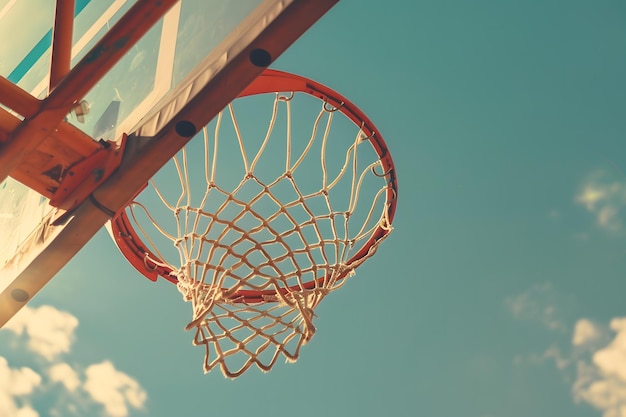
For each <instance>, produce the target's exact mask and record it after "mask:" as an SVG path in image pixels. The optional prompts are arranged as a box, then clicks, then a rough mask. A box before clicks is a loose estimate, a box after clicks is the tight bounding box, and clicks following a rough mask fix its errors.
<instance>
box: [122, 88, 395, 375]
mask: <svg viewBox="0 0 626 417" xmlns="http://www.w3.org/2000/svg"><path fill="white" fill-rule="evenodd" d="M266 96H267V95H266ZM304 96H305V97H307V99H308V100H311V99H312V97H311V96H310V95H307V94H302V93H290V94H288V95H285V94H282V93H275V94H274V95H273V100H271V106H272V110H271V114H270V115H269V119H270V120H269V122H268V123H267V124H266V126H269V127H268V128H267V130H266V131H265V132H263V131H262V133H261V135H258V132H257V135H256V138H257V140H256V141H252V140H251V139H249V137H250V136H249V135H247V134H246V133H244V132H243V129H241V128H240V126H239V125H240V122H239V117H238V116H237V112H236V110H235V107H236V106H235V105H236V104H237V101H238V100H236V101H235V102H234V104H232V103H231V105H229V106H228V108H227V109H225V110H224V111H223V112H222V113H220V114H219V116H218V117H217V119H216V120H215V121H214V126H211V127H205V128H204V129H203V130H202V132H201V136H202V141H203V143H202V146H199V145H198V144H196V145H197V146H196V148H194V150H191V149H190V148H189V145H188V147H186V148H184V149H183V150H182V151H181V152H180V153H179V154H178V155H177V156H176V157H175V158H174V159H173V161H172V162H173V167H174V168H173V169H172V172H175V173H176V176H177V177H178V181H177V182H179V183H180V184H179V185H178V187H180V189H179V190H177V192H176V193H175V194H172V193H171V192H169V194H170V195H169V196H168V190H169V191H171V184H170V181H171V180H172V176H173V175H168V176H165V177H164V178H166V180H165V181H164V184H163V185H162V184H159V177H158V176H157V177H155V178H154V179H153V180H151V181H150V184H149V187H148V188H149V189H150V190H151V192H152V193H153V195H154V196H155V199H154V201H158V202H159V203H160V204H159V205H161V206H162V207H161V208H160V209H158V210H157V209H156V208H155V204H154V202H152V203H145V202H141V201H139V199H137V200H136V201H134V202H132V203H131V204H130V205H129V206H128V208H127V209H126V215H128V218H129V219H132V223H133V224H134V227H135V229H136V230H137V231H138V232H139V233H138V234H139V235H140V236H141V237H142V239H143V240H144V242H147V243H146V244H147V245H148V246H150V250H151V253H149V252H146V255H145V259H144V262H148V261H149V262H150V263H151V265H159V266H161V267H166V268H168V270H170V272H169V274H170V275H171V277H170V278H171V280H172V281H176V282H177V287H178V289H179V291H180V292H181V293H182V295H183V297H184V299H185V300H186V301H190V302H191V305H192V308H193V317H192V320H191V322H190V323H189V324H188V325H187V329H188V330H193V331H194V332H195V336H194V341H193V342H194V344H195V345H199V346H204V348H205V361H204V370H205V372H209V371H211V370H212V369H214V368H215V367H218V366H219V367H220V368H221V371H222V372H223V374H224V375H225V376H227V377H230V378H234V377H237V376H239V375H241V374H242V373H244V372H245V371H246V370H247V369H249V368H250V367H251V366H253V365H256V366H257V367H258V368H260V369H261V370H263V371H269V370H270V369H271V368H272V366H274V364H275V363H276V361H277V360H278V359H279V357H281V356H282V357H284V358H285V359H286V360H287V361H295V360H296V359H298V356H299V353H300V349H301V347H302V346H303V345H304V344H306V343H307V342H308V341H310V340H311V338H312V337H313V335H314V334H315V331H316V328H315V324H314V321H315V317H316V316H315V310H316V308H317V307H318V305H319V304H320V302H321V301H322V300H323V299H324V298H325V297H326V296H327V295H328V294H329V293H331V292H332V291H335V290H337V289H338V288H340V287H341V286H342V285H344V284H345V283H346V281H347V280H346V279H345V278H347V277H350V276H352V275H354V271H355V269H356V268H357V267H358V266H359V265H361V264H362V263H363V262H365V260H367V259H368V258H370V257H371V256H372V255H373V254H374V253H375V252H376V250H377V248H378V246H379V244H380V243H381V242H382V241H383V240H384V239H385V238H386V237H387V236H388V235H389V233H390V232H391V230H392V226H391V220H392V219H391V218H390V217H391V216H393V210H392V208H391V207H392V206H394V208H395V197H396V194H395V193H396V191H395V188H394V187H395V180H393V181H392V180H391V179H390V178H391V177H390V175H391V174H390V172H389V171H387V172H385V169H384V168H383V166H384V165H383V163H382V162H381V157H380V155H377V152H375V150H374V147H373V146H372V145H371V143H370V142H371V140H372V136H373V135H376V133H375V132H371V131H368V130H367V129H365V128H364V126H365V125H364V123H362V124H361V125H360V126H355V123H354V121H353V120H349V117H348V116H346V115H345V114H344V113H342V112H341V111H338V110H341V108H342V106H344V105H345V104H341V103H338V104H336V105H331V104H330V103H329V101H328V100H319V98H317V99H315V100H314V101H316V102H317V103H318V104H317V110H315V111H316V113H315V114H313V115H312V116H311V115H310V117H309V119H310V123H308V124H307V125H308V127H307V129H308V133H306V132H304V134H303V132H302V128H301V127H298V133H297V134H295V133H293V132H292V130H293V126H292V125H295V124H296V122H295V119H296V118H295V117H293V116H292V114H293V112H294V110H295V108H296V104H295V103H296V102H297V100H298V99H300V97H304ZM241 100H244V99H241ZM302 106H303V107H298V109H304V108H307V109H310V108H311V107H310V106H309V107H306V106H304V105H302ZM344 110H345V109H344ZM268 113H269V112H268ZM337 118H340V119H343V121H342V122H341V123H343V124H344V125H346V124H349V125H351V126H352V128H353V132H352V133H351V135H352V137H351V138H346V137H342V138H341V139H340V140H336V138H334V137H333V129H334V126H335V124H336V119H337ZM341 123H340V124H341ZM225 125H228V128H225V127H224V126H225ZM278 125H280V126H281V127H280V129H278V127H277V126H278ZM368 129H369V127H368ZM225 130H228V131H229V132H231V134H230V137H229V138H228V139H226V137H225V136H227V135H226V134H225V133H223V132H224V131H225ZM278 130H280V132H279V131H278ZM296 137H297V138H299V139H298V143H296V140H295V139H294V138H296ZM302 138H306V140H302ZM197 139H199V138H196V140H197ZM225 141H228V143H226V142H225ZM381 141H382V139H381ZM383 143H384V142H383ZM233 144H236V145H233ZM229 146H230V148H231V149H237V153H238V156H237V159H239V160H238V161H235V159H233V158H234V156H233V154H232V153H231V154H230V155H229V156H224V155H222V148H223V147H224V148H228V147H229ZM279 147H280V148H281V151H280V152H279V151H277V149H278V148H279ZM342 147H343V149H342ZM248 148H256V150H255V151H254V152H250V150H249V149H248ZM224 152H227V151H224ZM278 155H280V156H278ZM192 160H193V161H196V162H193V161H192ZM198 160H202V163H201V166H198V164H197V161H198ZM264 163H265V167H264V168H263V167H261V166H262V165H263V164H264ZM194 164H195V165H194ZM237 166H239V169H238V171H239V173H238V174H237V173H235V172H234V170H235V168H236V167H237ZM281 166H282V169H280V170H278V168H279V167H281ZM218 168H220V169H218ZM222 169H224V170H225V172H224V173H222ZM269 171H273V172H274V174H272V176H271V177H270V176H268V175H266V174H267V173H268V172H269ZM320 173H321V176H320ZM392 182H393V184H392ZM200 183H202V184H203V185H202V186H201V185H199V184H200ZM313 184H315V185H313ZM392 188H393V189H392ZM143 193H146V191H144V192H143ZM192 194H193V195H194V197H195V199H194V198H192ZM163 209H165V210H163ZM157 211H159V212H157ZM163 211H167V212H169V213H170V214H169V217H170V219H169V220H161V219H163ZM159 216H161V217H159ZM172 218H173V219H174V220H173V221H171V219H172ZM146 224H147V225H146ZM166 224H169V226H166ZM154 231H158V233H157V235H160V236H161V238H162V237H165V238H167V239H168V240H169V241H171V242H172V244H173V246H174V247H175V248H176V249H177V252H178V257H179V263H178V264H175V262H172V261H166V260H165V259H167V257H168V255H167V254H166V253H164V252H163V251H162V250H161V249H159V245H158V243H157V242H156V241H157V239H156V238H154V237H152V236H154ZM161 247H163V246H162V245H161ZM155 257H158V258H159V259H154V258H155ZM170 259H171V256H170Z"/></svg>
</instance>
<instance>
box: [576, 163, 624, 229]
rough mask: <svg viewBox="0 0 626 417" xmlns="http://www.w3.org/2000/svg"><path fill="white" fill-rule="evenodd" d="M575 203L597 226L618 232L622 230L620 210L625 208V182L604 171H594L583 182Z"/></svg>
mask: <svg viewBox="0 0 626 417" xmlns="http://www.w3.org/2000/svg"><path fill="white" fill-rule="evenodd" d="M576 201H577V202H578V203H579V204H581V205H582V206H584V207H585V208H586V209H587V211H589V212H591V213H592V214H593V215H594V216H595V217H596V222H597V223H598V226H599V227H600V228H602V229H604V230H607V231H611V232H618V231H620V230H622V229H623V219H622V217H621V216H620V213H621V210H622V209H624V208H626V180H621V181H620V180H616V179H613V178H611V175H610V174H609V173H608V172H606V171H596V172H593V173H592V174H590V175H589V176H588V177H587V179H586V180H585V181H584V183H583V185H582V186H581V188H580V191H579V192H578V194H577V195H576Z"/></svg>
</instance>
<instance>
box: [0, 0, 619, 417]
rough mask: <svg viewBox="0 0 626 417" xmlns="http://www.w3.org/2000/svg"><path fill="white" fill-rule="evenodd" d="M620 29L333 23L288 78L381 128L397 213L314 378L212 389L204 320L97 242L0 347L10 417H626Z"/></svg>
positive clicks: (555, 20)
mask: <svg viewBox="0 0 626 417" xmlns="http://www.w3.org/2000/svg"><path fill="white" fill-rule="evenodd" d="M625 23H626V5H624V3H623V2H620V1H611V0H607V1H596V2H589V1H583V0H572V1H568V2H563V1H556V0H541V1H540V0H527V1H524V2H517V1H512V0H502V1H473V2H468V1H461V0H438V1H429V0H424V1H419V2H414V1H405V0H399V1H396V2H393V4H392V3H391V2H387V3H384V2H374V1H370V0H343V1H341V2H340V3H339V4H338V5H337V6H336V7H335V8H334V9H332V10H331V11H330V12H329V14H328V15H327V16H325V17H324V18H323V19H322V20H321V21H320V22H319V23H318V24H317V25H316V26H315V27H314V28H312V29H311V30H310V31H309V32H307V33H306V34H305V35H304V36H303V37H302V38H301V39H300V40H299V41H298V42H296V43H295V44H294V46H293V47H292V48H291V49H290V50H288V51H287V52H286V53H285V54H284V55H283V56H282V57H281V58H280V59H279V60H278V61H277V62H276V63H275V64H274V65H273V67H274V68H276V69H281V70H286V71H290V72H294V73H297V74H300V75H304V76H307V77H309V78H312V79H315V80H317V81H319V82H322V83H323V84H326V85H328V86H331V87H332V88H335V89H336V90H338V91H340V92H341V93H342V94H344V95H345V96H346V97H349V98H350V99H351V100H353V101H354V102H355V103H357V104H358V105H359V106H360V107H361V108H362V109H363V110H364V111H365V113H367V114H368V115H369V116H370V117H371V118H372V120H373V121H374V123H376V125H377V126H378V128H379V129H380V130H381V132H382V133H383V135H384V137H385V139H386V141H387V143H388V145H389V148H390V151H391V152H392V155H393V156H394V161H395V164H396V168H397V171H398V178H399V187H400V194H399V200H398V212H397V216H396V219H395V222H394V226H395V231H394V233H393V234H392V235H391V237H390V238H389V239H387V241H385V242H384V243H383V245H382V246H381V248H380V250H379V251H378V253H377V255H376V256H375V257H374V258H373V259H371V260H370V261H368V262H367V263H366V264H365V265H363V266H362V267H361V268H359V270H358V273H357V276H356V277H355V278H353V279H352V281H351V282H348V283H347V284H346V286H344V287H343V288H342V289H341V290H339V291H337V292H336V293H334V294H332V296H329V297H328V298H327V299H325V300H324V302H323V303H322V305H321V306H320V307H319V309H318V311H317V314H318V317H317V319H316V321H315V323H316V326H317V328H318V332H317V334H316V336H315V337H314V339H313V340H312V341H311V342H310V343H309V344H307V345H306V346H305V347H304V348H303V351H302V355H301V358H300V360H299V361H298V362H296V363H295V364H282V363H281V364H279V365H278V366H277V367H276V368H275V369H273V370H272V371H271V373H268V374H262V373H261V372H259V371H257V370H253V371H251V372H249V373H247V374H245V375H244V376H243V377H241V378H239V379H236V380H226V379H224V378H223V377H222V375H221V374H219V373H218V372H211V373H209V374H207V375H204V374H203V373H202V366H201V365H202V360H203V351H202V349H201V348H198V347H194V346H192V345H191V338H192V335H191V334H190V333H185V332H184V331H183V327H184V326H185V325H186V324H187V321H188V319H189V317H190V316H191V311H190V306H189V305H188V304H186V303H184V302H182V300H181V299H180V294H179V293H178V292H177V291H176V289H175V288H174V287H173V286H172V285H171V284H168V283H166V282H158V283H156V284H153V283H151V282H149V281H147V280H146V279H144V278H142V277H140V276H139V275H138V274H137V273H136V272H135V271H134V270H133V269H132V268H131V267H130V266H129V265H127V263H126V262H125V261H124V260H123V259H122V258H121V257H120V255H119V254H118V251H117V249H116V248H115V246H114V245H113V243H112V242H111V240H110V238H109V237H108V235H107V234H106V232H104V231H102V232H101V233H99V234H98V235H97V236H96V237H95V238H94V239H93V240H92V241H91V242H90V243H89V244H88V245H87V246H86V247H85V248H84V249H83V250H82V251H81V252H80V253H79V254H78V256H76V258H75V259H74V260H73V261H72V262H70V263H69V264H68V265H67V267H66V268H65V269H63V270H62V272H61V273H60V274H59V275H58V276H57V277H56V278H55V280H53V281H52V282H51V283H50V284H49V285H48V287H46V288H45V289H44V291H42V292H41V293H40V294H39V295H38V296H37V297H36V298H35V299H34V300H33V302H32V303H31V304H30V307H29V308H28V309H27V310H26V312H25V313H24V315H22V318H20V319H19V320H17V319H16V321H14V322H13V324H12V325H10V326H9V328H8V329H5V330H3V331H2V332H0V355H1V356H2V357H3V358H4V360H3V359H0V404H6V405H5V406H6V407H9V405H11V406H14V408H13V411H11V410H10V409H9V408H7V410H9V411H7V412H6V413H5V414H8V413H9V412H11V413H13V415H16V416H18V415H19V416H20V417H24V416H35V415H39V416H57V415H87V414H92V415H93V414H97V413H100V415H104V416H114V417H115V416H121V417H123V416H126V415H128V416H144V415H148V416H171V415H180V416H191V415H197V414H198V413H211V414H216V415H220V416H241V415H251V414H253V415H261V416H265V415H268V416H269V415H272V416H276V415H279V416H282V415H285V416H287V415H289V416H291V415H294V414H298V415H300V416H302V417H305V416H318V415H322V414H326V415H359V416H380V415H395V416H415V415H420V416H422V415H423V416H429V417H438V416H441V417H444V416H445V417H447V416H454V415H460V416H467V417H502V416H506V417H527V416H561V415H568V416H574V417H594V416H604V417H616V416H617V417H625V416H626V411H625V410H626V394H625V392H626V353H625V352H626V321H625V319H624V318H625V317H626V303H625V302H624V296H623V294H624V291H625V290H626V284H625V278H626V211H625V210H626V209H625V207H626V176H625V174H624V172H626V159H625V157H624V150H625V149H626V147H625V146H624V144H623V141H624V137H625V134H626V118H625V117H624V112H625V111H626V82H625V81H624V74H625V73H626V55H625V54H624V50H625V49H626V24H625ZM37 324H39V325H40V326H39V328H37V326H36V325H37ZM44 324H45V325H44ZM50 330H55V331H54V332H51V331H50ZM36 335H39V336H36ZM0 407H2V405H0ZM18 409H22V410H24V411H22V414H17V413H16V411H15V410H18ZM0 410H2V408H0ZM72 413H74V414H72ZM0 414H1V413H0ZM8 415H11V414H8Z"/></svg>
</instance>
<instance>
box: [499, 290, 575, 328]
mask: <svg viewBox="0 0 626 417" xmlns="http://www.w3.org/2000/svg"><path fill="white" fill-rule="evenodd" d="M561 298H562V297H561V296H560V295H559V294H558V293H557V291H556V290H555V289H554V288H553V287H552V284H550V283H549V282H546V283H543V284H535V285H533V286H532V287H531V288H530V289H528V290H527V291H524V292H523V293H521V294H519V295H517V296H514V297H507V298H506V299H505V300H504V305H505V307H506V308H507V309H508V310H509V311H510V312H511V314H513V316H514V317H515V318H517V319H520V320H525V321H534V322H539V323H541V324H543V325H544V326H546V327H547V328H548V329H551V330H559V331H566V330H567V328H566V326H565V323H563V320H561V319H560V317H559V314H560V313H559V311H558V310H557V308H556V305H558V304H561V301H562V300H561Z"/></svg>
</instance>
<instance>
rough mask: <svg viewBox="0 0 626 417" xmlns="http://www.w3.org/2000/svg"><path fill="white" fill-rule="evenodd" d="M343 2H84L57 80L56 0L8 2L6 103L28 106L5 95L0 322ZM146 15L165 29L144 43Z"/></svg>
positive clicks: (0, 51)
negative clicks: (77, 191)
mask: <svg viewBox="0 0 626 417" xmlns="http://www.w3.org/2000/svg"><path fill="white" fill-rule="evenodd" d="M336 1H337V0H230V1H224V0H181V1H178V2H176V1H173V0H170V1H169V2H168V1H163V2H159V5H163V4H166V3H167V4H168V5H167V8H165V9H163V10H159V9H158V7H160V6H159V5H156V4H155V3H154V2H150V1H147V0H137V1H130V0H129V1H126V0H97V1H96V0H76V1H75V2H74V10H73V36H72V42H71V43H72V45H71V64H70V67H71V70H70V71H69V72H68V73H67V74H66V76H65V77H64V78H62V79H61V81H60V82H59V83H58V84H54V83H51V81H50V68H51V62H52V55H53V52H52V51H53V46H52V45H53V43H54V42H53V36H54V34H55V33H56V32H55V31H54V27H53V22H54V20H55V8H54V5H53V4H52V2H50V1H46V0H30V1H21V2H17V1H14V0H4V1H0V38H2V39H9V38H11V39H15V42H13V43H4V44H2V45H0V56H1V57H2V60H0V75H2V77H4V79H3V80H0V81H2V83H1V84H0V93H5V92H7V94H0V96H5V97H8V96H15V97H18V98H19V100H17V99H16V100H14V101H10V100H6V99H0V104H1V108H0V113H1V114H0V166H2V168H1V169H0V202H1V203H0V234H1V235H2V238H3V244H2V245H0V291H1V292H0V326H2V325H3V324H4V323H5V322H6V321H7V320H8V319H9V318H10V317H12V316H13V314H15V312H17V311H18V310H19V308H21V307H22V306H23V305H24V304H25V303H26V302H28V300H30V298H32V296H34V295H35V294H36V293H37V292H38V291H39V290H40V289H41V288H42V287H43V285H45V283H46V282H48V280H49V279H50V278H52V276H54V275H55V274H56V272H57V271H58V270H59V269H60V268H62V267H63V265H64V264H65V263H66V262H67V261H68V260H69V259H70V258H71V257H72V256H73V255H74V254H75V253H76V252H77V251H78V250H79V249H80V248H81V247H82V246H83V245H84V244H85V243H86V242H87V241H88V240H89V239H90V238H91V237H92V236H93V234H95V233H96V232H97V230H99V229H100V228H101V227H102V225H104V223H105V222H106V221H107V220H109V219H110V218H111V217H112V215H113V214H114V213H115V212H116V211H117V210H120V209H121V208H122V207H123V206H124V205H125V203H126V202H128V201H129V200H130V199H131V198H132V197H133V195H134V194H135V193H136V192H137V191H139V189H140V188H141V187H142V185H143V184H145V182H146V181H147V180H148V179H149V178H150V177H151V176H152V175H153V174H154V173H155V172H156V171H157V170H158V169H159V167H160V166H161V165H163V163H164V162H165V161H167V160H168V159H169V158H170V157H171V156H172V155H173V154H174V153H175V152H176V151H177V150H178V149H180V147H182V146H183V145H184V144H185V143H186V141H188V140H189V139H190V138H191V137H192V136H193V135H194V134H195V132H196V131H197V130H198V129H199V128H200V127H202V126H203V125H204V124H206V123H207V122H208V121H209V120H210V119H212V118H213V117H214V116H215V114H217V112H219V111H220V110H221V109H222V108H223V107H224V106H225V105H226V104H228V103H229V102H230V101H231V100H232V99H234V98H235V97H236V96H237V94H238V93H239V92H240V91H241V90H243V89H244V88H245V87H246V86H247V85H248V84H249V83H250V82H251V81H252V80H253V79H254V78H255V77H256V76H257V75H259V74H260V73H261V71H262V70H263V69H264V68H265V67H266V66H267V65H269V64H271V62H272V61H273V60H274V59H275V58H276V57H278V55H280V53H282V52H283V51H284V50H285V49H286V48H287V47H289V46H290V44H291V43H292V42H294V41H295V40H296V39H297V37H298V36H300V35H301V34H302V33H303V32H304V31H305V30H306V29H307V28H308V27H309V26H311V25H312V24H313V23H314V22H315V21H316V20H318V19H319V18H320V17H321V16H322V15H323V14H324V13H325V12H326V11H327V10H328V9H329V8H330V7H332V5H334V3H336ZM59 3H63V1H61V0H59V1H58V2H57V4H59ZM65 3H68V2H67V1H66V2H65ZM33 10H37V11H38V12H37V13H33V12H32V11H33ZM148 12H150V13H152V14H153V15H155V13H158V16H157V18H156V19H155V21H156V23H155V24H154V26H152V27H151V28H150V29H149V30H148V28H146V33H145V35H144V36H143V37H141V38H140V39H138V40H137V41H136V42H135V40H134V39H133V36H135V34H134V32H136V31H133V28H129V27H128V26H129V22H131V23H132V22H139V23H142V22H143V20H144V19H142V18H143V17H144V16H146V15H147V14H146V13H148ZM133 19H135V20H133ZM133 42H134V43H133ZM118 46H119V50H120V51H122V50H123V53H122V52H118V51H117V48H118ZM116 54H118V55H119V56H116ZM107 59H108V61H106V60H107ZM107 65H108V66H110V69H109V68H106V70H103V69H102V68H103V67H105V66H107ZM98 71H102V72H103V74H102V76H100V75H99V74H98ZM6 81H8V83H7V82H6ZM51 84H52V85H51ZM14 86H18V87H19V89H15V88H14ZM81 89H85V90H86V91H85V93H82V90H81ZM23 92H28V93H30V95H32V96H33V97H35V98H37V99H39V100H34V99H31V98H30V97H28V96H27V95H24V94H22V93H23ZM9 93H11V94H9ZM78 102H82V103H83V104H82V106H75V105H74V103H78ZM71 109H74V111H69V110H71ZM86 110H88V112H87V114H83V113H84V112H85V111H86ZM29 129H31V130H29ZM30 132H44V133H37V134H35V135H32V134H27V133H30ZM123 134H129V138H128V140H127V141H124V142H123V141H122V138H125V137H126V136H125V135H123ZM34 136H40V137H39V138H36V139H32V137H34ZM25 137H28V138H25ZM27 140H28V141H27ZM105 154H106V158H108V159H106V161H107V162H106V163H104V162H103V163H102V164H103V165H98V167H99V168H98V169H91V165H88V166H87V167H88V168H89V171H87V170H86V168H84V165H85V162H86V161H87V162H91V160H99V158H100V155H105ZM113 154H116V155H115V156H112V157H110V156H111V155H113ZM117 154H119V155H117ZM103 158H104V157H103ZM122 158H123V161H122ZM120 161H122V162H120ZM100 162H101V161H100ZM3 170H4V171H3ZM4 173H8V174H9V175H10V176H11V177H12V178H13V179H10V178H9V179H6V178H5V177H6V175H3V174H4ZM83 174H84V177H81V181H78V180H73V181H72V178H71V177H72V176H74V175H83ZM20 182H21V183H24V184H26V185H27V186H25V185H23V184H20ZM68 184H70V185H72V186H73V187H74V186H75V187H78V186H80V187H83V188H85V187H87V188H86V189H87V193H86V194H85V198H82V199H79V198H76V199H74V197H73V196H72V194H71V191H72V190H65V191H66V192H63V189H64V187H65V186H66V185H68ZM90 184H91V185H90ZM60 194H61V195H60ZM86 196H89V198H86ZM70 197H71V199H74V200H72V201H70V203H66V202H67V201H68V199H70ZM48 199H52V200H53V201H57V202H59V201H60V202H61V203H59V204H57V207H56V208H55V207H52V206H50V205H49V204H48Z"/></svg>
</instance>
